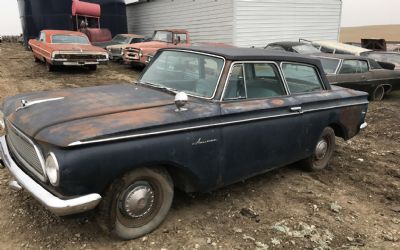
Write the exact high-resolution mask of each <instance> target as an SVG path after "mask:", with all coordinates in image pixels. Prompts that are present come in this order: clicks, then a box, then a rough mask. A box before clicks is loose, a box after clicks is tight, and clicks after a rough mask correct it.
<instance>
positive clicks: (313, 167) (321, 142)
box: [301, 127, 336, 171]
mask: <svg viewBox="0 0 400 250" xmlns="http://www.w3.org/2000/svg"><path fill="white" fill-rule="evenodd" d="M335 142H336V137H335V132H334V131H333V129H332V128H331V127H326V128H325V129H324V130H323V131H322V133H321V135H320V137H319V139H318V142H317V144H316V146H315V148H314V152H313V154H312V155H311V156H310V157H308V158H306V159H304V160H303V161H302V162H301V164H302V166H303V168H304V169H305V170H307V171H318V170H322V169H325V168H327V167H328V166H329V162H330V160H331V158H332V156H333V153H334V151H335Z"/></svg>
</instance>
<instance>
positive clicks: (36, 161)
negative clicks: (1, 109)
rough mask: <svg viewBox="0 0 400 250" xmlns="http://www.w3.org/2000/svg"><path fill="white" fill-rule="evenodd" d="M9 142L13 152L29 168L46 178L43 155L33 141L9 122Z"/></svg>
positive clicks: (41, 177)
mask: <svg viewBox="0 0 400 250" xmlns="http://www.w3.org/2000/svg"><path fill="white" fill-rule="evenodd" d="M7 142H8V145H9V147H10V149H11V152H12V153H13V154H14V156H15V157H17V159H18V160H19V161H20V163H22V164H23V165H24V166H25V167H26V168H27V169H28V170H30V171H31V172H32V173H33V174H35V175H36V176H38V177H39V178H40V179H44V173H43V167H42V162H43V159H42V155H40V152H39V149H37V148H36V146H35V145H34V144H33V142H32V141H31V140H30V139H29V138H27V137H26V136H25V135H24V134H22V132H20V131H18V130H17V129H16V128H15V127H14V126H13V125H12V124H11V123H9V122H7Z"/></svg>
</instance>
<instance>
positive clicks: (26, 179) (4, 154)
mask: <svg viewBox="0 0 400 250" xmlns="http://www.w3.org/2000/svg"><path fill="white" fill-rule="evenodd" d="M0 158H1V159H2V162H3V163H4V165H5V167H7V168H8V170H9V171H10V173H11V174H12V175H13V176H14V178H15V179H16V181H17V182H18V184H19V185H20V186H21V187H23V188H25V189H26V190H27V191H28V192H29V193H31V195H32V196H33V197H35V199H36V200H38V201H39V202H40V203H42V204H43V205H44V206H45V207H46V208H47V209H48V210H50V211H51V212H52V213H54V214H56V215H58V216H64V215H70V214H77V213H82V212H85V211H88V210H91V209H93V208H95V207H96V206H97V205H98V204H99V202H100V200H101V196H100V195H99V194H88V195H84V196H79V197H75V198H72V199H68V200H62V199H60V198H58V197H56V196H54V195H53V194H51V193H50V192H49V191H47V190H46V189H45V188H43V187H42V186H41V185H39V184H38V183H37V182H36V181H35V180H33V179H32V178H31V177H30V176H28V175H27V174H25V173H24V172H23V171H22V170H21V169H20V168H19V167H18V165H17V164H16V163H15V162H14V160H13V159H12V158H11V156H10V152H9V151H8V146H7V143H6V138H5V136H2V137H0Z"/></svg>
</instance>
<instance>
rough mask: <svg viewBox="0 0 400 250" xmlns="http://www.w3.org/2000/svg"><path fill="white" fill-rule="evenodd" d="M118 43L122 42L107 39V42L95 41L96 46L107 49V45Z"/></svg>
mask: <svg viewBox="0 0 400 250" xmlns="http://www.w3.org/2000/svg"><path fill="white" fill-rule="evenodd" d="M117 44H121V43H119V42H115V41H107V42H97V43H93V45H94V46H97V47H101V48H103V49H105V48H106V47H107V46H110V45H117Z"/></svg>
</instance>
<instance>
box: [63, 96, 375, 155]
mask: <svg viewBox="0 0 400 250" xmlns="http://www.w3.org/2000/svg"><path fill="white" fill-rule="evenodd" d="M365 104H368V102H359V103H353V104H348V105H344V104H343V105H335V106H329V107H324V108H320V109H309V110H305V111H303V112H302V113H308V112H316V111H321V110H329V109H335V108H341V107H352V106H358V105H365ZM299 114H301V113H297V112H296V113H288V114H281V115H271V116H262V117H256V118H248V119H242V120H236V121H229V122H220V123H213V124H207V125H199V126H191V127H186V128H179V129H170V130H162V131H157V132H149V133H142V134H133V135H126V136H117V137H110V138H104V139H97V140H87V141H75V142H72V143H70V144H68V147H73V146H81V145H87V144H93V143H101V142H111V141H119V140H125V139H133V138H140V137H146V136H153V135H161V134H170V133H175V132H182V131H190V130H195V129H203V128H210V127H220V126H225V125H232V124H240V123H246V122H252V121H260V120H266V119H273V118H279V117H286V116H296V115H299Z"/></svg>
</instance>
